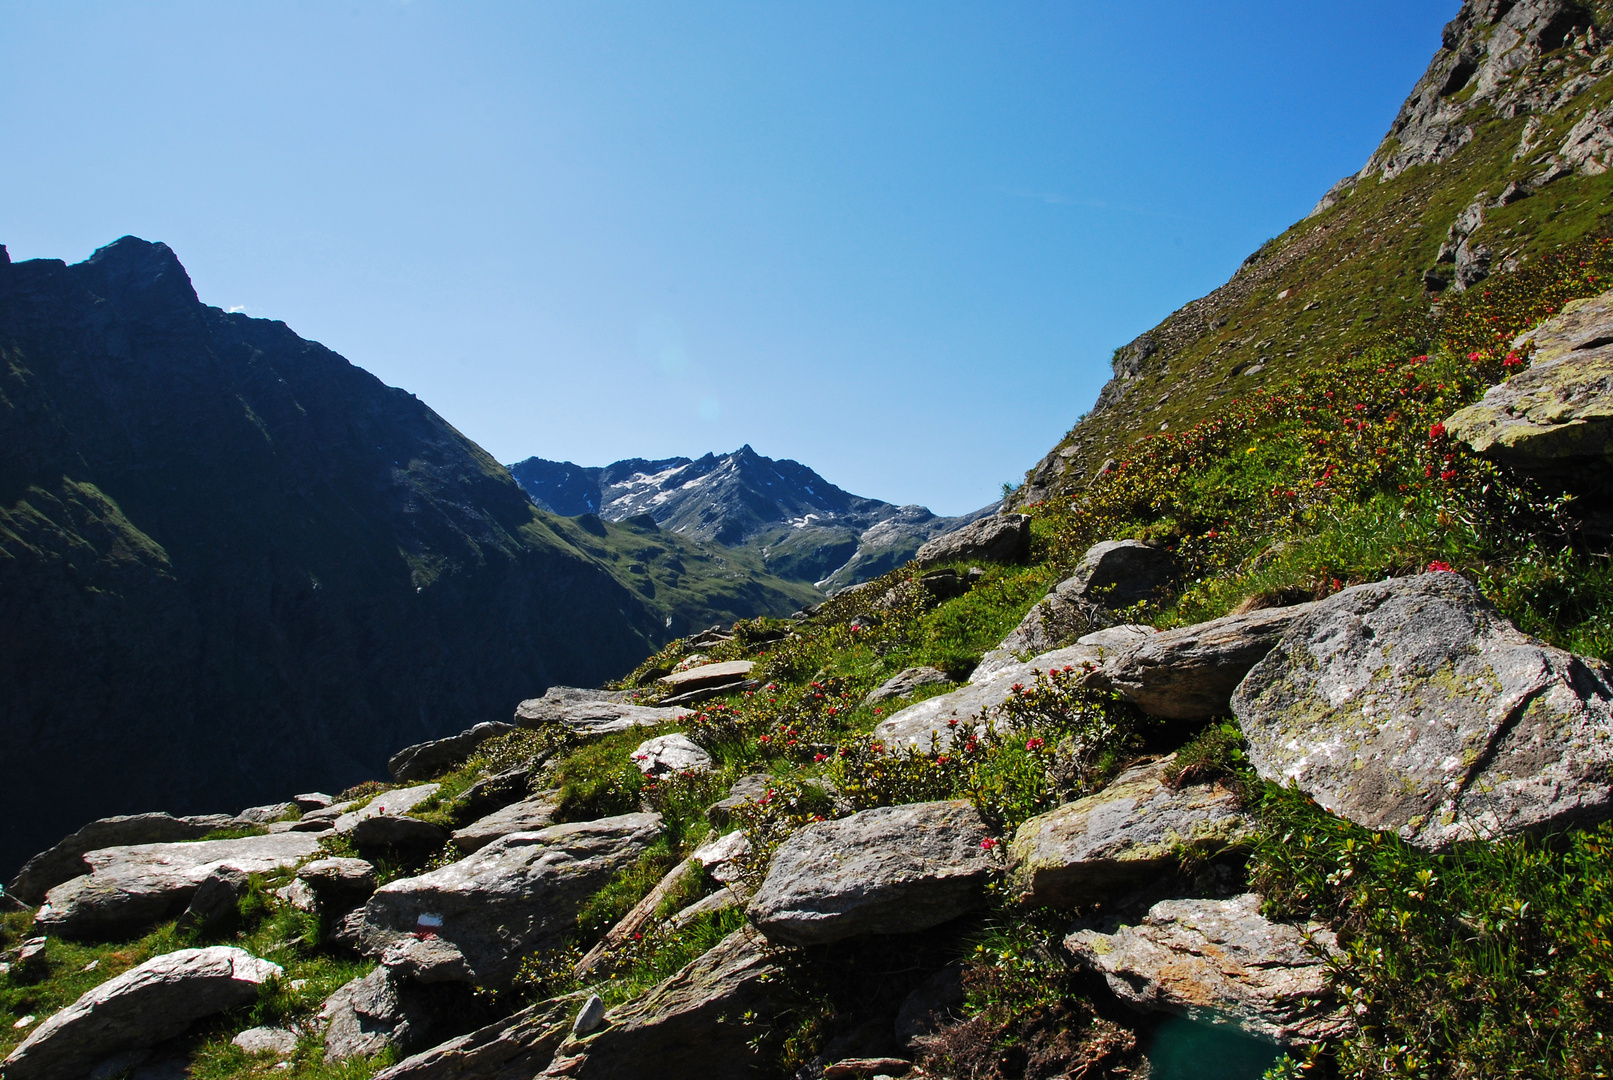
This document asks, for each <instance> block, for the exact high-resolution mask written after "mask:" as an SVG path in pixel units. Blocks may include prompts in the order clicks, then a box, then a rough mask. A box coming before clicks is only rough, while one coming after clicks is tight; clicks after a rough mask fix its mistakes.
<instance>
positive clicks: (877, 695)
mask: <svg viewBox="0 0 1613 1080" xmlns="http://www.w3.org/2000/svg"><path fill="white" fill-rule="evenodd" d="M951 681H952V677H951V676H950V675H948V674H947V673H946V672H944V671H942V670H941V669H940V668H933V667H910V668H904V669H903V670H901V671H899V672H897V673H896V674H895V675H892V676H891V677H890V678H889V679H886V680H885V681H884V682H882V683H880V684H879V685H878V686H877V687H875V688H874V689H872V690H870V691H869V692H868V696H867V697H865V698H863V704H864V705H878V704H879V703H880V702H882V701H889V700H890V699H891V698H898V697H907V696H908V695H909V694H911V693H913V692H914V691H915V690H919V689H922V688H923V687H926V686H945V685H946V684H948V683H950V682H951Z"/></svg>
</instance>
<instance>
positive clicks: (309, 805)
mask: <svg viewBox="0 0 1613 1080" xmlns="http://www.w3.org/2000/svg"><path fill="white" fill-rule="evenodd" d="M291 801H292V802H294V803H296V804H297V809H298V810H301V811H302V812H303V813H305V814H306V813H307V812H308V811H310V810H323V809H325V807H327V806H329V805H330V804H331V803H333V802H335V801H336V800H335V799H333V798H331V797H330V796H329V795H326V794H325V793H324V792H323V791H308V792H304V793H303V794H301V795H293V796H292V797H291Z"/></svg>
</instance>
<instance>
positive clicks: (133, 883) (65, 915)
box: [34, 832, 319, 937]
mask: <svg viewBox="0 0 1613 1080" xmlns="http://www.w3.org/2000/svg"><path fill="white" fill-rule="evenodd" d="M318 850H319V837H318V835H317V834H314V833H295V832H287V833H271V834H270V835H268V836H246V837H241V838H239V839H236V840H199V841H195V842H193V843H188V844H185V843H180V844H135V845H133V846H130V847H113V848H102V849H100V850H97V851H92V852H89V853H87V854H86V855H85V856H84V859H85V861H86V862H88V863H89V865H90V867H91V872H90V873H88V874H85V875H82V876H80V877H76V878H74V879H72V880H71V881H65V882H63V883H62V884H60V885H58V886H56V887H55V888H53V889H51V890H50V892H49V893H48V894H46V897H45V903H44V905H43V906H42V907H41V908H40V909H39V911H38V912H37V913H36V914H35V915H34V922H35V923H36V924H37V925H38V926H39V927H40V928H41V929H43V930H47V931H49V932H51V933H54V934H60V935H61V936H63V937H77V936H84V935H115V934H125V933H133V932H135V931H137V930H141V929H144V928H145V927H147V926H150V925H152V924H153V923H157V922H161V921H162V920H164V919H170V918H173V917H174V916H176V915H178V914H179V913H180V912H182V911H184V910H185V908H186V906H187V905H188V904H189V903H190V900H191V897H192V896H193V895H194V894H195V892H196V890H197V888H198V887H200V885H201V884H202V882H203V881H205V880H206V879H207V876H208V875H209V874H211V873H212V872H213V871H214V870H216V869H218V868H219V867H233V868H235V869H237V870H242V871H245V872H246V873H248V874H262V873H267V872H268V871H270V870H276V869H279V868H280V867H282V866H295V865H297V864H298V863H299V862H301V861H302V860H304V859H306V858H308V857H309V856H311V855H313V854H314V853H315V852H317V851H318Z"/></svg>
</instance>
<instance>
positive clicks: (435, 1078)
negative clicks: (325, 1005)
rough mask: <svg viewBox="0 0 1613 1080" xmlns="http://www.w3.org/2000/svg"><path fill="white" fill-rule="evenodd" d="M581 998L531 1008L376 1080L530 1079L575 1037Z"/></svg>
mask: <svg viewBox="0 0 1613 1080" xmlns="http://www.w3.org/2000/svg"><path fill="white" fill-rule="evenodd" d="M583 997H584V995H582V994H567V995H565V996H564V997H559V998H550V999H548V1000H547V1001H540V1002H538V1003H537V1004H535V1005H528V1006H527V1007H526V1008H524V1009H522V1010H521V1011H520V1012H517V1013H512V1014H511V1015H510V1016H507V1017H505V1018H504V1019H502V1020H500V1021H498V1022H497V1023H493V1024H489V1025H487V1026H486V1027H483V1028H479V1029H477V1030H476V1031H473V1032H471V1033H469V1034H468V1035H461V1036H459V1037H458V1038H457V1039H449V1040H448V1041H447V1042H445V1043H442V1044H441V1045H438V1046H434V1047H432V1048H431V1049H429V1050H424V1051H421V1052H420V1053H418V1054H415V1055H414V1056H413V1057H409V1058H405V1059H404V1060H402V1061H400V1062H398V1063H397V1064H396V1065H392V1066H390V1067H388V1068H385V1069H382V1070H381V1071H380V1072H378V1073H376V1074H375V1080H532V1077H534V1076H536V1075H537V1074H538V1073H541V1072H542V1071H543V1070H544V1068H545V1067H546V1066H547V1065H548V1064H549V1062H550V1061H552V1060H553V1059H554V1052H555V1048H556V1047H558V1046H559V1045H560V1043H561V1042H562V1041H563V1040H564V1039H565V1038H566V1036H567V1035H569V1034H570V1033H571V1024H572V1018H573V1016H574V1015H575V1014H576V1012H577V1009H578V1007H579V1006H580V1005H581V1004H582V999H583Z"/></svg>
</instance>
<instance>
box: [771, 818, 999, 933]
mask: <svg viewBox="0 0 1613 1080" xmlns="http://www.w3.org/2000/svg"><path fill="white" fill-rule="evenodd" d="M989 836H990V832H989V831H988V830H987V828H986V824H985V822H984V821H982V820H981V818H980V813H979V811H977V810H976V809H975V808H974V807H973V806H972V805H971V804H969V803H968V802H964V801H961V800H960V801H953V802H932V803H914V804H909V805H906V806H884V807H878V808H876V809H873V810H864V811H863V812H862V813H860V814H853V815H851V816H850V817H847V818H841V819H839V820H837V821H819V822H815V823H813V824H811V825H808V826H806V827H805V828H803V829H800V830H799V831H797V832H796V833H795V834H794V835H793V836H791V837H790V838H789V839H788V840H786V841H785V842H784V843H783V844H781V845H780V846H779V849H778V851H777V852H776V853H775V854H774V855H773V863H772V865H771V866H770V867H769V869H768V871H767V879H766V880H765V881H763V883H762V887H761V888H760V889H758V890H757V892H756V895H755V896H754V897H753V898H752V899H751V902H750V906H749V908H748V909H747V915H748V916H749V918H750V921H751V922H752V923H754V924H755V925H756V927H757V928H758V929H760V930H761V931H762V932H763V933H764V934H766V935H767V936H768V937H770V938H773V939H775V940H778V941H783V942H788V943H790V944H794V945H817V944H822V943H824V942H830V941H841V940H844V939H845V938H849V937H859V936H862V935H865V934H905V933H912V932H914V931H917V930H924V929H928V928H929V927H932V926H938V925H940V924H941V923H944V922H947V921H949V920H951V919H955V918H957V917H958V916H959V915H962V914H964V913H966V912H968V911H971V910H973V909H974V908H976V907H978V906H979V905H980V904H981V903H982V901H983V899H984V891H985V886H986V883H987V881H988V880H990V878H991V877H992V876H993V875H994V874H995V873H996V872H997V871H998V869H999V866H1000V864H999V862H998V860H997V859H996V857H995V856H994V854H993V852H992V851H991V850H990V848H989V845H988V846H985V847H983V846H982V843H983V842H984V841H986V840H987V839H988V837H989Z"/></svg>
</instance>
